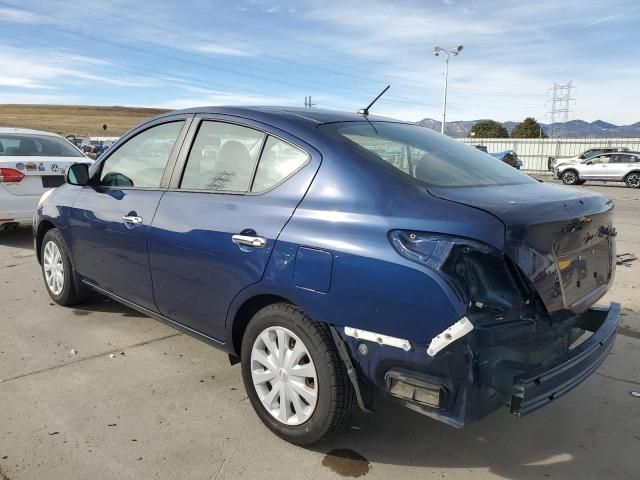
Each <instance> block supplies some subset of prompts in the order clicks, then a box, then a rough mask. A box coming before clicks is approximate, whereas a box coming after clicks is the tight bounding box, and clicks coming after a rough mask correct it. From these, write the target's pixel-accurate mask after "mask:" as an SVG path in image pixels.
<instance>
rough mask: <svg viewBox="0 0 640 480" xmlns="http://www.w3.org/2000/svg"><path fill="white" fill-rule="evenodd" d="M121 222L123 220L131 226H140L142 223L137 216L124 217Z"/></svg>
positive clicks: (140, 218)
mask: <svg viewBox="0 0 640 480" xmlns="http://www.w3.org/2000/svg"><path fill="white" fill-rule="evenodd" d="M122 220H124V223H129V224H131V225H141V224H142V222H143V219H142V217H138V216H137V215H124V216H123V217H122Z"/></svg>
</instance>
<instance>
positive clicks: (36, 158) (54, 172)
mask: <svg viewBox="0 0 640 480" xmlns="http://www.w3.org/2000/svg"><path fill="white" fill-rule="evenodd" d="M74 163H88V164H91V163H93V162H92V160H90V159H88V158H87V157H86V156H85V155H84V154H83V153H82V152H81V151H80V150H79V149H78V148H76V147H75V145H73V144H72V143H71V142H69V141H68V140H66V139H64V138H62V137H61V136H59V135H56V134H54V133H48V132H41V131H38V130H29V129H24V128H0V230H3V229H6V228H8V227H11V226H17V225H31V221H32V219H33V214H34V212H35V210H36V207H37V206H38V201H39V199H40V197H41V196H42V194H43V193H44V192H45V191H47V190H50V189H53V188H56V187H59V186H60V185H62V184H63V183H64V182H65V174H66V171H67V168H68V167H69V166H70V165H73V164H74Z"/></svg>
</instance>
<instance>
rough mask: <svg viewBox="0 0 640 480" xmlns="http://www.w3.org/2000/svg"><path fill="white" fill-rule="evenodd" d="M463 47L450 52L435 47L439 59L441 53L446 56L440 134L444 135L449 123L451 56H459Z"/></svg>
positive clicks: (434, 50) (434, 51)
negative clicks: (448, 103)
mask: <svg viewBox="0 0 640 480" xmlns="http://www.w3.org/2000/svg"><path fill="white" fill-rule="evenodd" d="M462 48H463V47H462V45H458V46H457V47H456V48H453V49H451V50H449V51H447V50H445V49H444V48H440V47H435V48H434V49H433V54H434V55H435V56H436V57H438V56H439V55H440V54H441V53H443V54H444V97H443V99H442V125H440V133H442V134H443V135H444V126H445V124H446V123H447V86H448V82H449V54H452V55H454V56H457V55H458V54H459V53H460V52H461V51H462Z"/></svg>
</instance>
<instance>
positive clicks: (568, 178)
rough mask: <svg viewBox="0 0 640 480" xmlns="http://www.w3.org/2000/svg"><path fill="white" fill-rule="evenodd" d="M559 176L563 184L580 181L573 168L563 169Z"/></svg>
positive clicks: (573, 183)
mask: <svg viewBox="0 0 640 480" xmlns="http://www.w3.org/2000/svg"><path fill="white" fill-rule="evenodd" d="M560 178H562V183H564V184H565V185H576V184H577V183H578V182H579V181H580V178H579V177H578V172H576V171H575V170H565V171H564V172H562V176H561V177H560Z"/></svg>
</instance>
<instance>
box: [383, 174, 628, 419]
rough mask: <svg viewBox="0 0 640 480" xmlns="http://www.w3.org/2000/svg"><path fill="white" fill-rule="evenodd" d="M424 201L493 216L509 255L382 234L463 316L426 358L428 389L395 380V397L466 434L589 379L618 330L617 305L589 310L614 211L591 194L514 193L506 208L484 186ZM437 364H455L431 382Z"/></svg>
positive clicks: (601, 284)
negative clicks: (489, 417) (432, 277)
mask: <svg viewBox="0 0 640 480" xmlns="http://www.w3.org/2000/svg"><path fill="white" fill-rule="evenodd" d="M535 187H536V188H537V189H539V188H540V187H538V186H535ZM529 188H531V187H527V186H524V187H522V186H520V187H518V190H520V191H522V190H523V189H524V190H525V192H526V190H527V189H529ZM544 189H545V190H547V188H546V186H545V188H544ZM495 190H498V191H500V190H503V191H505V190H506V191H512V190H515V187H504V186H503V187H496V188H495ZM431 193H432V194H434V195H435V196H438V197H439V198H442V199H447V200H450V201H456V202H460V203H463V204H465V205H469V206H471V207H472V208H480V209H482V210H484V211H487V212H489V213H491V214H493V215H495V216H496V217H498V218H499V219H500V220H501V221H502V222H503V223H504V225H505V247H504V250H502V251H501V250H498V249H496V248H494V247H491V246H489V245H486V244H483V243H481V242H478V241H475V240H473V239H468V238H457V237H452V236H447V235H441V234H431V233H421V232H411V231H392V232H391V233H390V240H391V243H392V245H393V246H394V248H395V249H396V250H397V251H398V252H399V253H400V254H401V255H403V256H405V257H407V258H409V259H412V260H414V261H416V262H420V263H422V264H424V265H425V266H427V267H428V268H430V269H433V270H434V271H437V272H438V273H439V274H440V275H441V276H442V277H443V278H444V279H445V280H446V282H447V283H448V285H449V286H450V287H451V289H452V290H453V291H454V292H455V294H456V295H457V296H458V298H459V299H460V300H461V301H462V302H463V303H464V305H465V306H466V312H465V314H464V316H463V317H462V318H461V319H460V320H459V321H457V322H456V323H454V324H453V325H451V326H450V327H449V328H447V329H446V330H445V331H443V332H442V333H440V334H439V335H437V336H436V337H434V338H433V339H431V341H430V343H429V345H428V347H427V349H426V352H425V354H426V355H427V356H429V357H431V362H429V365H428V367H427V368H426V371H429V372H432V374H431V375H430V380H429V379H426V378H425V377H421V376H420V375H415V373H413V374H412V372H408V371H404V372H391V373H390V374H389V375H388V387H389V392H390V393H391V395H393V396H395V397H397V398H400V399H402V400H404V401H405V402H407V403H408V404H409V405H410V406H411V407H412V408H414V409H418V410H420V411H421V412H422V413H425V414H427V415H430V416H434V417H436V418H439V419H445V420H446V421H447V423H450V424H452V425H455V426H462V425H463V424H464V423H466V422H469V421H472V420H477V419H479V418H482V417H483V416H484V415H486V414H487V413H489V412H491V411H493V410H495V409H496V408H499V407H500V406H502V405H508V406H509V408H510V410H511V413H513V414H514V415H516V416H521V415H524V414H527V413H529V412H532V411H534V410H536V409H538V408H540V407H542V406H544V405H545V404H547V403H549V402H551V401H552V400H555V399H556V398H558V397H560V396H562V395H563V394H565V393H567V392H568V391H570V390H571V389H572V388H574V387H575V386H577V385H578V384H579V383H581V382H582V381H583V380H584V379H586V378H587V377H588V376H589V375H590V374H591V373H592V372H593V371H594V370H595V369H597V368H598V367H599V366H600V364H601V363H602V362H603V361H604V360H605V358H606V356H607V354H608V353H609V351H610V350H611V348H612V346H613V342H614V338H615V333H616V329H617V324H618V321H619V306H618V305H616V304H612V305H610V306H609V308H593V307H592V305H593V304H594V303H595V302H596V301H597V300H598V299H600V298H601V297H602V296H603V295H604V294H605V293H606V291H607V290H608V288H609V286H610V285H611V283H612V281H613V277H614V272H615V229H614V228H613V225H612V214H613V205H612V204H611V203H610V202H607V201H606V200H605V199H604V198H603V197H601V196H599V195H584V196H582V198H577V197H574V196H573V194H572V192H562V191H561V192H552V191H551V190H549V191H548V192H547V194H548V195H549V196H550V198H551V199H547V200H537V201H535V202H531V201H530V197H529V201H527V199H526V195H527V194H526V193H524V194H523V193H519V194H518V195H515V196H514V195H512V198H516V200H510V202H511V203H505V202H504V199H501V198H499V197H498V198H495V196H492V195H489V196H487V195H486V194H484V193H483V192H482V191H481V189H476V192H475V193H474V192H469V191H466V192H464V193H462V192H461V191H460V190H455V189H450V190H448V191H447V192H446V193H445V191H443V190H437V189H434V190H433V191H432V192H431ZM494 193H495V192H494ZM511 193H513V192H511ZM504 194H505V195H508V193H507V192H504ZM554 194H555V196H556V197H557V198H555V197H554ZM523 195H524V197H523ZM487 197H489V198H491V197H493V200H491V201H490V202H487V200H486V198H487ZM518 197H520V198H518ZM505 205H507V207H505ZM443 364H448V365H449V368H450V366H451V365H457V367H456V368H455V369H453V371H455V372H457V374H456V375H455V376H451V375H447V376H449V378H448V379H447V380H445V379H444V377H441V378H439V379H438V375H439V373H438V372H442V371H447V369H446V368H443V367H442V365H443ZM434 379H437V380H435V381H434ZM423 389H427V390H431V391H435V390H437V391H438V393H437V396H436V395H434V394H432V395H431V396H430V397H429V398H430V399H431V400H430V401H429V402H424V401H421V400H420V397H423V398H427V395H425V394H424V393H423V392H422V390H423ZM436 397H437V402H436V401H435V400H434V399H435V398H436Z"/></svg>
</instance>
